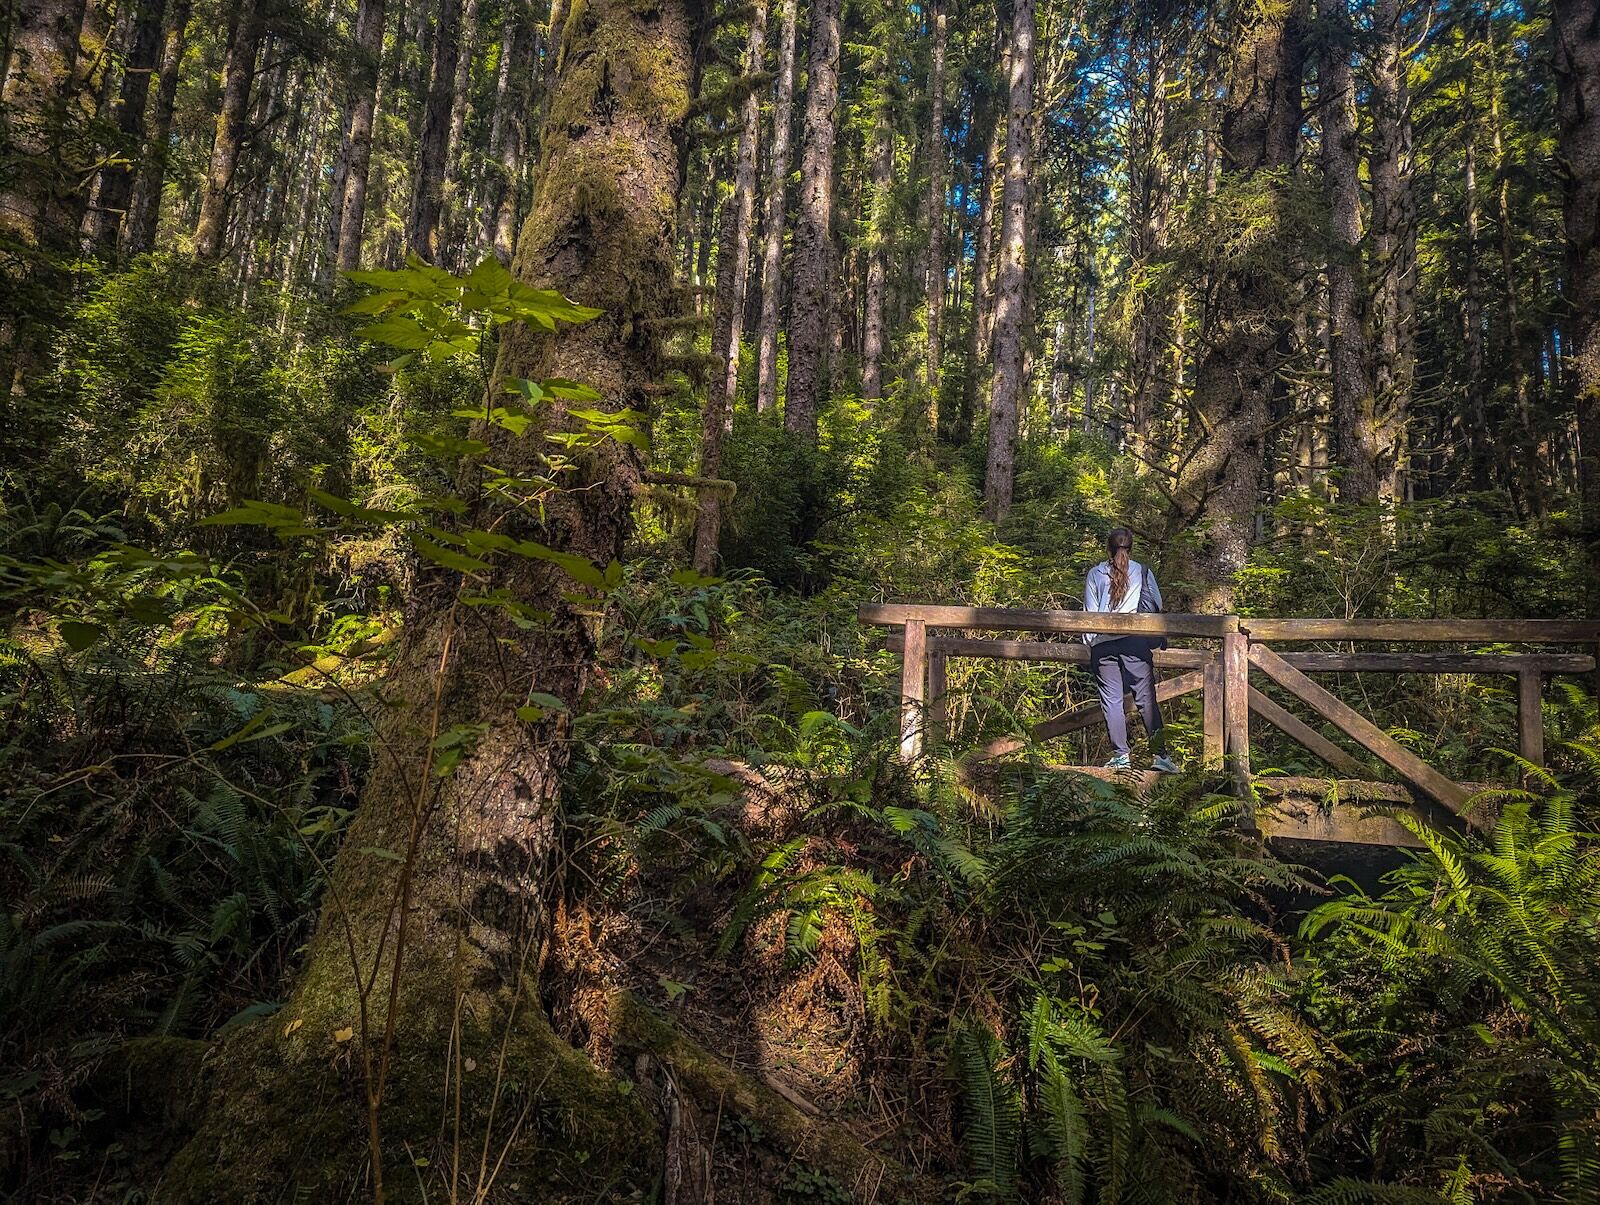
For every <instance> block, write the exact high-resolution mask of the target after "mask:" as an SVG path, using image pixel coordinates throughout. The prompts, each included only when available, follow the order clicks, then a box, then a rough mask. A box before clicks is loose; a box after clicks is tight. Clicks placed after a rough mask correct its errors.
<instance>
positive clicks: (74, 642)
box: [57, 619, 106, 653]
mask: <svg viewBox="0 0 1600 1205" xmlns="http://www.w3.org/2000/svg"><path fill="white" fill-rule="evenodd" d="M57 630H58V631H59V632H60V633H61V639H62V640H64V641H65V642H66V645H67V647H68V648H69V649H71V650H72V651H73V652H74V653H81V652H83V651H84V650H85V649H90V648H93V647H94V646H95V645H96V644H98V643H99V642H100V641H101V640H102V639H103V638H104V637H105V634H106V630H105V629H104V628H102V627H101V626H100V625H99V624H94V623H82V622H80V621H79V620H76V619H63V620H62V621H61V623H60V624H59V625H58V626H57Z"/></svg>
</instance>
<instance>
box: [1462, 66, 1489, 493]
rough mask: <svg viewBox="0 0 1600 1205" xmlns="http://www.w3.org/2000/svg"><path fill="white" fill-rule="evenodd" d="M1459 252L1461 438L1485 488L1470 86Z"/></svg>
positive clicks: (1475, 479) (1475, 478) (1475, 483)
mask: <svg viewBox="0 0 1600 1205" xmlns="http://www.w3.org/2000/svg"><path fill="white" fill-rule="evenodd" d="M1461 124H1462V138H1463V144H1462V148H1461V157H1462V169H1463V172H1462V174H1463V181H1462V215H1461V216H1462V230H1461V244H1462V255H1463V258H1464V259H1465V260H1466V265H1465V272H1464V275H1465V278H1466V279H1465V281H1464V282H1463V286H1462V299H1461V301H1462V304H1461V340H1462V343H1463V344H1465V346H1466V366H1465V368H1466V377H1467V381H1466V385H1467V405H1466V413H1465V415H1464V416H1462V417H1464V418H1465V420H1466V427H1467V430H1466V439H1465V440H1464V441H1463V442H1464V443H1465V444H1466V447H1467V455H1468V461H1469V464H1470V468H1471V478H1470V485H1471V488H1472V489H1475V490H1480V491H1481V490H1487V489H1488V488H1489V485H1490V465H1489V459H1490V455H1491V452H1490V449H1491V446H1492V445H1493V442H1494V440H1493V437H1492V436H1491V435H1490V432H1489V411H1488V404H1487V399H1486V397H1485V389H1486V382H1485V381H1484V355H1483V271H1482V265H1481V262H1480V257H1479V234H1478V221H1479V213H1480V209H1479V197H1478V116H1477V109H1476V107H1475V106H1474V104H1473V101H1472V98H1471V95H1470V92H1469V94H1468V96H1467V99H1466V104H1465V112H1464V113H1463V115H1462V123H1461Z"/></svg>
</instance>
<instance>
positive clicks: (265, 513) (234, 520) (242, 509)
mask: <svg viewBox="0 0 1600 1205" xmlns="http://www.w3.org/2000/svg"><path fill="white" fill-rule="evenodd" d="M305 521H306V517H305V515H304V514H303V513H302V512H301V511H298V510H296V509H295V508H294V507H292V506H280V505H279V504H278V503H276V502H254V501H252V502H245V503H242V504H240V505H239V506H235V507H232V508H230V509H228V510H225V511H221V512H219V513H217V514H215V515H207V516H206V517H205V518H204V519H201V520H200V522H199V523H197V524H195V526H196V527H220V526H233V527H303V526H304V525H305Z"/></svg>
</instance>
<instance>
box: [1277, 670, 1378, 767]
mask: <svg viewBox="0 0 1600 1205" xmlns="http://www.w3.org/2000/svg"><path fill="white" fill-rule="evenodd" d="M1250 710H1251V711H1254V712H1255V713H1256V714H1258V715H1259V716H1261V718H1262V719H1264V720H1266V721H1267V722H1268V723H1269V724H1272V725H1273V726H1275V727H1276V728H1278V729H1279V730H1281V731H1282V732H1284V733H1285V734H1287V735H1288V736H1291V737H1293V738H1294V739H1295V740H1296V741H1298V742H1299V743H1300V744H1301V745H1304V746H1305V747H1306V748H1307V749H1309V750H1310V751H1311V752H1312V753H1314V754H1316V756H1317V757H1319V758H1321V759H1322V760H1323V761H1325V762H1327V763H1328V765H1330V766H1332V767H1333V768H1334V769H1335V770H1337V771H1339V773H1340V774H1343V775H1344V776H1345V777H1346V778H1361V777H1363V776H1364V774H1365V771H1364V770H1363V769H1362V766H1361V763H1360V762H1358V761H1357V760H1356V759H1355V758H1353V757H1351V756H1350V755H1349V754H1348V753H1346V752H1345V751H1344V750H1343V749H1341V748H1339V746H1338V745H1336V744H1334V743H1333V742H1332V741H1330V740H1329V739H1328V738H1327V737H1325V736H1323V735H1322V733H1320V732H1318V731H1317V730H1316V729H1315V728H1313V727H1312V726H1311V725H1310V724H1307V723H1305V722H1304V721H1303V720H1301V719H1300V717H1299V716H1297V715H1295V714H1294V713H1293V712H1292V711H1290V710H1288V709H1287V708H1285V707H1280V706H1279V705H1278V703H1277V702H1276V701H1275V700H1273V699H1272V698H1270V697H1269V696H1267V695H1264V694H1262V693H1261V692H1260V691H1259V690H1257V689H1256V688H1255V687H1254V686H1252V687H1251V688H1250Z"/></svg>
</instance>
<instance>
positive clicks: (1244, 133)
mask: <svg viewBox="0 0 1600 1205" xmlns="http://www.w3.org/2000/svg"><path fill="white" fill-rule="evenodd" d="M1246 22H1247V23H1246V24H1245V25H1244V27H1243V28H1241V29H1240V30H1239V31H1238V32H1237V33H1236V34H1235V36H1234V38H1233V48H1232V61H1231V63H1230V70H1229V73H1228V91H1227V96H1226V98H1225V100H1224V102H1223V113H1222V140H1221V178H1220V179H1219V181H1218V185H1217V192H1218V195H1219V197H1221V196H1224V195H1230V196H1232V197H1233V198H1236V199H1237V200H1236V203H1237V201H1242V200H1246V199H1248V201H1249V202H1252V203H1253V205H1254V207H1255V208H1258V209H1259V211H1260V212H1265V213H1268V214H1270V215H1272V216H1271V217H1269V218H1265V219H1263V218H1262V217H1261V216H1260V212H1258V213H1257V215H1256V216H1255V218H1254V221H1253V222H1252V223H1250V225H1249V226H1248V227H1247V228H1242V229H1239V230H1237V231H1235V230H1233V229H1232V228H1231V227H1230V228H1229V229H1226V230H1223V231H1220V232H1218V236H1219V237H1221V236H1232V237H1230V238H1229V239H1228V241H1229V242H1232V241H1233V240H1234V239H1235V238H1236V239H1238V240H1242V242H1243V244H1244V246H1243V249H1242V250H1237V251H1229V252H1227V253H1226V254H1225V255H1224V256H1221V257H1219V258H1220V262H1218V263H1217V265H1216V266H1215V268H1214V269H1213V270H1212V271H1211V273H1210V276H1211V279H1210V282H1209V283H1210V290H1211V295H1212V297H1211V304H1210V305H1208V307H1207V312H1206V319H1205V328H1206V329H1205V331H1204V333H1203V338H1202V343H1203V345H1204V346H1205V348H1206V351H1205V353H1204V355H1203V356H1202V358H1201V360H1200V363H1199V366H1198V368H1197V369H1196V373H1195V382H1194V390H1193V399H1192V404H1193V408H1194V413H1195V416H1196V419H1197V423H1196V426H1197V428H1198V433H1197V437H1196V439H1195V440H1194V441H1193V444H1192V446H1191V447H1190V449H1189V450H1188V455H1187V457H1186V459H1185V461H1184V464H1183V467H1182V469H1181V470H1180V472H1179V476H1178V481H1177V490H1176V492H1175V501H1176V503H1177V510H1176V514H1175V516H1174V522H1173V524H1172V526H1173V528H1174V529H1175V530H1172V531H1170V532H1169V535H1170V536H1173V537H1176V536H1179V535H1183V536H1187V537H1189V540H1190V544H1189V549H1188V551H1187V553H1186V554H1185V562H1186V563H1185V564H1184V573H1183V576H1184V578H1185V579H1186V580H1187V581H1188V582H1190V583H1192V585H1191V587H1190V590H1189V592H1188V597H1187V599H1186V600H1185V603H1186V605H1187V606H1189V607H1190V608H1192V609H1194V610H1200V611H1224V612H1225V611H1228V610H1231V609H1232V606H1233V588H1234V580H1235V578H1236V577H1237V575H1238V574H1239V572H1240V571H1241V570H1243V569H1244V567H1245V564H1246V562H1247V561H1248V559H1249V554H1250V544H1251V540H1252V538H1253V536H1254V533H1255V516H1256V509H1257V506H1258V504H1259V502H1260V497H1261V486H1262V474H1263V471H1264V465H1265V447H1264V444H1265V440H1266V435H1267V428H1268V426H1269V424H1270V415H1271V394H1272V384H1273V378H1274V376H1275V373H1276V370H1277V367H1278V364H1279V361H1280V357H1281V355H1282V351H1281V348H1280V344H1281V341H1282V336H1283V333H1284V329H1285V326H1286V324H1287V322H1288V319H1289V315H1290V313H1291V309H1292V298H1291V297H1290V296H1289V293H1288V290H1287V288H1286V285H1285V282H1286V281H1287V280H1288V279H1290V277H1291V266H1292V265H1291V261H1290V254H1291V250H1292V246H1291V245H1292V244H1293V243H1294V242H1295V241H1296V239H1298V238H1299V237H1300V232H1298V231H1295V230H1293V229H1292V228H1291V227H1290V222H1291V220H1292V219H1291V217H1290V215H1289V214H1288V213H1287V212H1286V206H1285V204H1284V201H1285V198H1284V195H1283V194H1284V192H1285V190H1286V188H1287V183H1288V181H1287V173H1288V169H1289V166H1290V164H1291V163H1292V162H1293V160H1294V156H1295V150H1296V147H1297V145H1298V139H1299V131H1300V120H1301V97H1300V91H1301V71H1302V66H1303V64H1302V51H1301V39H1300V30H1299V24H1298V17H1297V16H1296V15H1295V14H1294V13H1293V12H1292V10H1291V9H1290V6H1288V5H1282V6H1277V5H1274V6H1272V7H1270V8H1264V9H1261V10H1252V12H1251V15H1250V16H1249V17H1247V18H1246ZM1249 207H1250V206H1247V208H1249ZM1213 212H1214V211H1213ZM1202 220H1205V219H1204V218H1203V219H1202ZM1239 221H1240V224H1241V226H1243V225H1244V221H1245V220H1244V219H1240V220H1239ZM1221 245H1224V246H1226V245H1227V244H1226V243H1223V244H1221Z"/></svg>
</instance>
